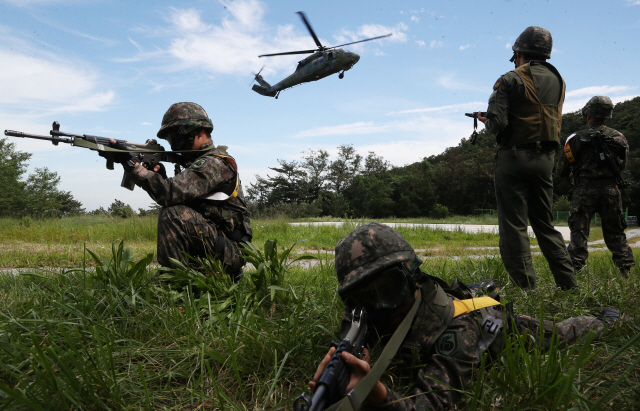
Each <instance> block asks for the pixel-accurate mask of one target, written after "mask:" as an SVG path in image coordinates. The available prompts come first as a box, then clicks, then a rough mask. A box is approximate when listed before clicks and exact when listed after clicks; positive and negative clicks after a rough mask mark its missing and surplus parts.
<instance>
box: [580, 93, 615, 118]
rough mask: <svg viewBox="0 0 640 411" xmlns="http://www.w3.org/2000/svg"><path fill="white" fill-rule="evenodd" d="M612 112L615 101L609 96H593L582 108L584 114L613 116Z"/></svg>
mask: <svg viewBox="0 0 640 411" xmlns="http://www.w3.org/2000/svg"><path fill="white" fill-rule="evenodd" d="M612 113H613V103H612V102H611V99H610V98H609V97H607V96H593V97H591V99H590V100H589V101H588V102H587V104H585V106H584V107H583V108H582V115H583V116H592V117H597V118H611V116H612Z"/></svg>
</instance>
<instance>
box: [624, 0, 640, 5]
mask: <svg viewBox="0 0 640 411" xmlns="http://www.w3.org/2000/svg"><path fill="white" fill-rule="evenodd" d="M627 3H628V4H629V5H630V6H637V5H640V0H627Z"/></svg>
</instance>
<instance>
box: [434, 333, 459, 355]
mask: <svg viewBox="0 0 640 411" xmlns="http://www.w3.org/2000/svg"><path fill="white" fill-rule="evenodd" d="M435 345H436V352H437V353H438V354H440V355H446V356H448V357H449V356H451V355H453V354H455V353H456V352H457V351H458V348H459V347H460V338H459V335H458V331H457V330H445V331H444V332H443V333H442V335H440V337H439V338H438V340H437V341H436V344H435Z"/></svg>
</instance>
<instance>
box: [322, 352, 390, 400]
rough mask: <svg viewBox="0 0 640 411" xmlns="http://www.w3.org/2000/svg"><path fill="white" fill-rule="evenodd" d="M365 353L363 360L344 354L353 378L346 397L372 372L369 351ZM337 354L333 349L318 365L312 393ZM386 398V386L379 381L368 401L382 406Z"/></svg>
mask: <svg viewBox="0 0 640 411" xmlns="http://www.w3.org/2000/svg"><path fill="white" fill-rule="evenodd" d="M363 351H364V357H363V358H362V359H359V358H358V357H356V356H355V355H353V354H349V353H348V352H343V353H342V360H343V361H344V362H345V364H347V366H348V367H349V370H351V378H350V379H349V384H347V389H346V390H345V392H344V393H343V394H345V395H346V394H347V393H348V392H349V391H351V390H352V389H353V387H355V386H356V384H357V383H359V382H360V380H362V379H363V378H364V376H365V375H367V374H368V373H369V371H371V366H370V365H369V361H370V360H371V358H370V357H369V350H367V349H366V348H365V349H364V350H363ZM335 352H336V349H335V347H331V349H329V352H328V353H327V355H325V356H324V358H323V359H322V361H321V362H320V365H318V369H317V370H316V373H315V374H314V376H313V381H309V389H310V390H311V391H314V390H315V388H316V383H315V382H316V381H318V378H320V375H322V372H323V371H324V369H325V368H326V367H327V364H328V363H329V361H330V360H331V357H332V356H333V353H335ZM385 398H387V387H385V386H384V384H382V383H381V382H380V381H378V382H376V385H374V386H373V389H372V390H371V392H370V393H369V396H368V397H367V401H368V402H370V403H372V404H381V403H382V402H384V400H385Z"/></svg>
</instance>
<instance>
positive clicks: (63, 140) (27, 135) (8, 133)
mask: <svg viewBox="0 0 640 411" xmlns="http://www.w3.org/2000/svg"><path fill="white" fill-rule="evenodd" d="M4 135H5V136H10V137H22V138H34V139H36V140H46V141H51V142H53V143H54V144H57V143H69V144H70V143H72V142H73V140H72V139H70V138H60V137H58V136H53V137H50V136H41V135H38V134H30V133H24V132H22V131H15V130H5V131H4Z"/></svg>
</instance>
